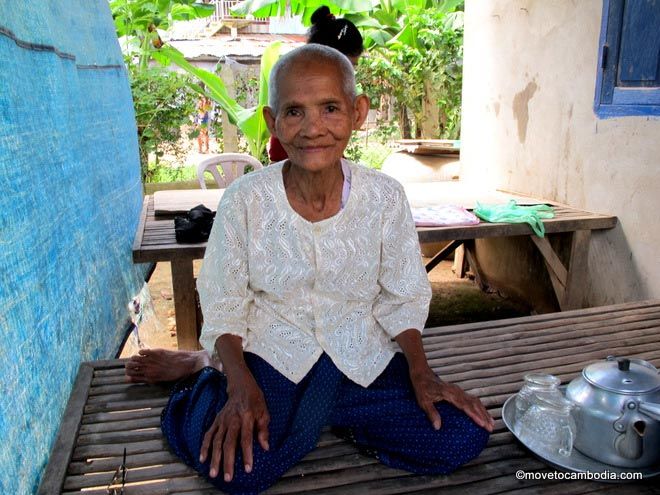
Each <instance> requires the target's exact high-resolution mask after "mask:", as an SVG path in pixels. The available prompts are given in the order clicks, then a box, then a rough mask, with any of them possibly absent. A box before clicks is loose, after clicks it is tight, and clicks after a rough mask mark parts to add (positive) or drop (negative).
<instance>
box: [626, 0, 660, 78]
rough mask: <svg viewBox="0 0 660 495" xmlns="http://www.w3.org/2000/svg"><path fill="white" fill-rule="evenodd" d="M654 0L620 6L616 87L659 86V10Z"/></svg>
mask: <svg viewBox="0 0 660 495" xmlns="http://www.w3.org/2000/svg"><path fill="white" fill-rule="evenodd" d="M658 3H660V2H657V1H655V0H633V1H632V2H631V1H630V0H629V1H627V2H625V5H624V7H623V24H622V27H621V48H620V55H619V71H618V72H619V74H618V81H617V86H635V87H653V86H660V8H658V7H659V6H658Z"/></svg>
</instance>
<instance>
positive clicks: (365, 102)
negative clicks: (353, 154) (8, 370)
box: [353, 95, 369, 131]
mask: <svg viewBox="0 0 660 495" xmlns="http://www.w3.org/2000/svg"><path fill="white" fill-rule="evenodd" d="M368 113H369V97H368V96H367V95H358V96H357V97H356V98H355V103H354V104H353V130H354V131H357V130H358V129H360V127H362V124H364V121H365V120H366V119H367V114H368Z"/></svg>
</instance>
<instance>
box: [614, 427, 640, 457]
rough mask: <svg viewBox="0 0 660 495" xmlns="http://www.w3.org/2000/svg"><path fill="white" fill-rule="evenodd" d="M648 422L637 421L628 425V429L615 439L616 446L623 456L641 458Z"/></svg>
mask: <svg viewBox="0 0 660 495" xmlns="http://www.w3.org/2000/svg"><path fill="white" fill-rule="evenodd" d="M645 431H646V422H644V421H635V422H633V423H632V424H630V425H629V426H628V431H626V432H625V433H622V434H621V435H619V436H618V437H616V439H615V440H614V448H615V449H616V451H617V453H618V454H619V455H620V456H621V457H625V458H626V459H631V460H635V459H639V458H640V457H642V454H643V453H644V442H643V439H644V432H645Z"/></svg>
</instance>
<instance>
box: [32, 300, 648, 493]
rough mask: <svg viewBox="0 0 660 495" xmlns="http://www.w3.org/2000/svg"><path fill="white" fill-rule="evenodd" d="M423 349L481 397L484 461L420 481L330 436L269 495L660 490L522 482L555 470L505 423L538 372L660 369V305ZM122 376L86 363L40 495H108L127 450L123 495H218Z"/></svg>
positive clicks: (533, 323)
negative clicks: (488, 422)
mask: <svg viewBox="0 0 660 495" xmlns="http://www.w3.org/2000/svg"><path fill="white" fill-rule="evenodd" d="M424 345H425V349H426V353H427V356H428V358H429V361H430V363H431V365H432V367H433V369H434V370H435V371H436V372H437V373H438V374H439V375H440V376H441V377H442V378H444V379H446V380H448V381H452V382H455V383H457V384H459V385H461V386H462V387H463V388H465V389H466V390H468V391H470V392H471V393H473V394H476V395H478V396H479V397H481V398H482V400H483V401H484V403H485V405H486V406H487V407H488V410H489V411H490V412H491V414H492V415H493V416H494V417H495V419H496V428H495V431H494V433H493V435H492V436H491V438H490V441H489V444H488V446H487V448H486V449H485V450H484V452H483V453H482V454H481V456H480V457H479V458H477V459H475V460H474V461H472V462H471V463H469V464H468V465H466V466H464V467H463V468H461V469H459V470H458V471H456V472H455V473H453V474H451V475H450V476H417V475H412V474H409V473H405V472H402V471H398V470H394V469H389V468H387V467H384V466H382V465H380V464H379V463H378V462H377V461H376V460H374V459H372V458H370V457H366V456H364V455H361V454H359V453H358V452H357V450H356V449H355V447H353V446H352V445H351V444H349V443H347V442H345V441H343V440H340V439H338V438H336V437H335V436H333V435H332V434H331V433H330V432H324V433H323V435H322V436H321V439H320V441H319V445H318V448H317V449H316V450H314V451H313V452H312V453H310V454H309V455H308V456H307V457H305V459H304V460H303V461H302V462H300V463H299V465H297V466H296V467H294V468H293V469H292V470H291V471H290V472H288V473H287V474H286V475H285V476H284V478H283V479H282V480H280V482H279V483H277V484H276V485H275V486H274V487H272V488H271V489H270V490H269V491H268V493H272V494H277V493H305V494H307V493H313V494H336V495H351V494H355V495H357V494H360V495H361V494H364V493H372V494H379V495H385V494H432V493H442V494H443V495H446V494H454V493H457V494H461V495H464V494H489V493H512V492H515V493H520V494H523V493H529V494H531V493H544V494H545V493H552V494H562V495H563V494H569V493H571V494H584V493H595V492H598V493H604V492H610V493H616V494H620V493H622V494H633V493H635V494H638V493H660V484H658V481H657V478H655V479H651V480H646V481H643V482H636V483H632V484H624V485H621V484H604V483H595V482H591V481H551V480H534V481H524V480H518V479H516V476H515V473H516V471H518V470H525V471H527V472H541V473H550V472H552V471H553V469H552V468H550V467H548V466H547V465H546V464H544V463H543V462H541V461H539V460H538V459H535V458H534V457H532V455H530V453H529V452H528V451H527V450H526V449H525V448H524V447H522V446H521V445H520V444H519V443H518V442H517V441H516V439H515V438H514V437H513V435H512V434H511V433H510V432H509V431H508V430H507V429H506V427H505V426H504V425H503V423H502V420H501V409H502V405H503V403H504V401H505V400H506V399H507V398H508V397H509V396H511V395H512V394H513V393H515V392H517V391H518V389H519V388H520V386H521V385H522V377H523V375H524V374H525V373H528V372H530V371H543V372H550V373H553V374H555V375H557V376H559V377H560V378H561V380H562V381H563V382H564V383H566V382H568V381H570V380H571V379H573V378H574V377H576V376H577V375H578V374H579V373H580V371H581V370H582V369H583V367H584V366H585V365H587V364H588V363H590V362H592V361H594V360H598V359H602V358H605V357H606V356H608V355H621V356H628V357H639V358H642V359H646V360H648V361H650V362H652V363H653V364H654V365H655V366H660V301H647V302H639V303H629V304H622V305H616V306H604V307H598V308H591V309H584V310H577V311H567V312H563V313H554V314H550V315H538V316H532V317H524V318H514V319H508V320H499V321H490V322H482V323H474V324H466V325H455V326H447V327H440V328H433V329H428V330H427V331H426V332H425V334H424ZM123 374H124V370H123V361H121V360H111V361H97V362H87V363H83V364H82V365H81V366H80V371H79V373H78V377H77V379H76V383H75V385H74V387H73V391H72V393H71V397H70V400H69V404H68V406H67V409H66V411H65V414H64V417H63V420H62V424H61V427H60V432H59V435H58V437H57V440H56V443H55V446H54V447H53V451H52V454H51V457H50V462H49V464H48V466H47V468H46V472H45V475H44V478H43V481H42V483H41V487H40V489H39V493H40V494H54V493H60V492H63V493H67V494H74V493H75V494H82V493H85V494H87V495H90V494H91V495H94V494H105V493H106V488H107V485H108V483H109V482H110V480H111V479H112V476H113V473H114V471H115V469H116V468H117V466H118V465H119V464H121V459H122V453H123V451H124V448H126V451H127V459H126V464H127V467H128V472H127V486H126V489H125V493H126V494H127V495H131V494H147V493H148V494H166V493H167V494H170V493H179V494H183V493H186V494H193V493H195V494H202V493H217V492H214V491H212V490H211V485H209V484H208V483H207V482H206V481H205V480H204V479H202V478H200V477H198V476H197V475H196V474H195V473H194V472H193V471H192V470H191V469H190V468H188V467H187V466H185V465H184V464H182V463H181V462H179V460H178V459H177V458H176V457H175V456H174V455H173V454H172V453H170V452H169V450H168V448H167V445H166V442H165V440H164V439H163V437H162V435H161V431H160V428H159V422H160V413H161V410H162V408H163V406H164V405H165V404H166V402H167V397H168V390H167V388H166V387H163V386H151V385H135V384H133V385H130V384H126V383H125V382H124V377H123ZM83 490H85V491H83Z"/></svg>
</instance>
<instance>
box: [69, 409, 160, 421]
mask: <svg viewBox="0 0 660 495" xmlns="http://www.w3.org/2000/svg"><path fill="white" fill-rule="evenodd" d="M162 410H163V407H162V406H161V407H149V408H145V409H132V410H128V411H120V412H97V413H91V414H85V415H83V419H82V424H84V425H86V424H98V423H106V422H113V421H123V420H127V421H134V420H136V419H139V418H150V417H160V413H161V411H162Z"/></svg>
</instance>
